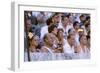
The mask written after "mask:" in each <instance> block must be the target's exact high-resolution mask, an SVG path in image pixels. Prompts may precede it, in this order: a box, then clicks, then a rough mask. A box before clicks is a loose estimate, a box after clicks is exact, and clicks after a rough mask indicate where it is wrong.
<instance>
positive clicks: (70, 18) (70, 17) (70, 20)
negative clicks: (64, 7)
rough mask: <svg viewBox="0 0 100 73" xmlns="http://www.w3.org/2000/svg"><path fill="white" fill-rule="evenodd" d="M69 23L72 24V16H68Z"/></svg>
mask: <svg viewBox="0 0 100 73" xmlns="http://www.w3.org/2000/svg"><path fill="white" fill-rule="evenodd" d="M69 22H70V23H73V16H72V15H70V16H69Z"/></svg>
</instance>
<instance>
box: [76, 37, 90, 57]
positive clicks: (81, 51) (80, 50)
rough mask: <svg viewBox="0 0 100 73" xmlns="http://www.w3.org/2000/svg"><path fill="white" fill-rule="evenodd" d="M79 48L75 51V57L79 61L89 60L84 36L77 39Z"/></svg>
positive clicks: (88, 51)
mask: <svg viewBox="0 0 100 73" xmlns="http://www.w3.org/2000/svg"><path fill="white" fill-rule="evenodd" d="M79 41H80V46H79V47H78V49H77V51H76V52H77V55H78V58H79V59H89V58H90V50H89V48H88V47H87V37H86V35H82V36H80V38H79Z"/></svg>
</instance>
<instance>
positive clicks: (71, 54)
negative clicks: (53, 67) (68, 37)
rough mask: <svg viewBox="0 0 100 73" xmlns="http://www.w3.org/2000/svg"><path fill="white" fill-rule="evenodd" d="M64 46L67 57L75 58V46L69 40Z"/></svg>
mask: <svg viewBox="0 0 100 73" xmlns="http://www.w3.org/2000/svg"><path fill="white" fill-rule="evenodd" d="M63 48H64V53H65V56H66V59H73V58H74V54H75V53H74V47H71V46H70V45H69V44H68V42H66V43H65V45H64V46H63Z"/></svg>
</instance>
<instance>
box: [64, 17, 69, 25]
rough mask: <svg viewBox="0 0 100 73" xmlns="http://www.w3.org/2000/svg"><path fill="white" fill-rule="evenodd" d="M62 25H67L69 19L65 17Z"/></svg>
mask: <svg viewBox="0 0 100 73" xmlns="http://www.w3.org/2000/svg"><path fill="white" fill-rule="evenodd" d="M62 23H63V25H68V23H69V19H68V18H67V17H65V18H64V20H63V22H62Z"/></svg>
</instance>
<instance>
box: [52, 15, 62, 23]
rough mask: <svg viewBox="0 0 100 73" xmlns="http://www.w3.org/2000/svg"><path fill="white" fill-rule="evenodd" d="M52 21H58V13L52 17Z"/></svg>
mask: <svg viewBox="0 0 100 73" xmlns="http://www.w3.org/2000/svg"><path fill="white" fill-rule="evenodd" d="M52 21H53V23H59V21H60V17H59V15H58V14H57V15H55V16H54V17H53V18H52Z"/></svg>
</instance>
